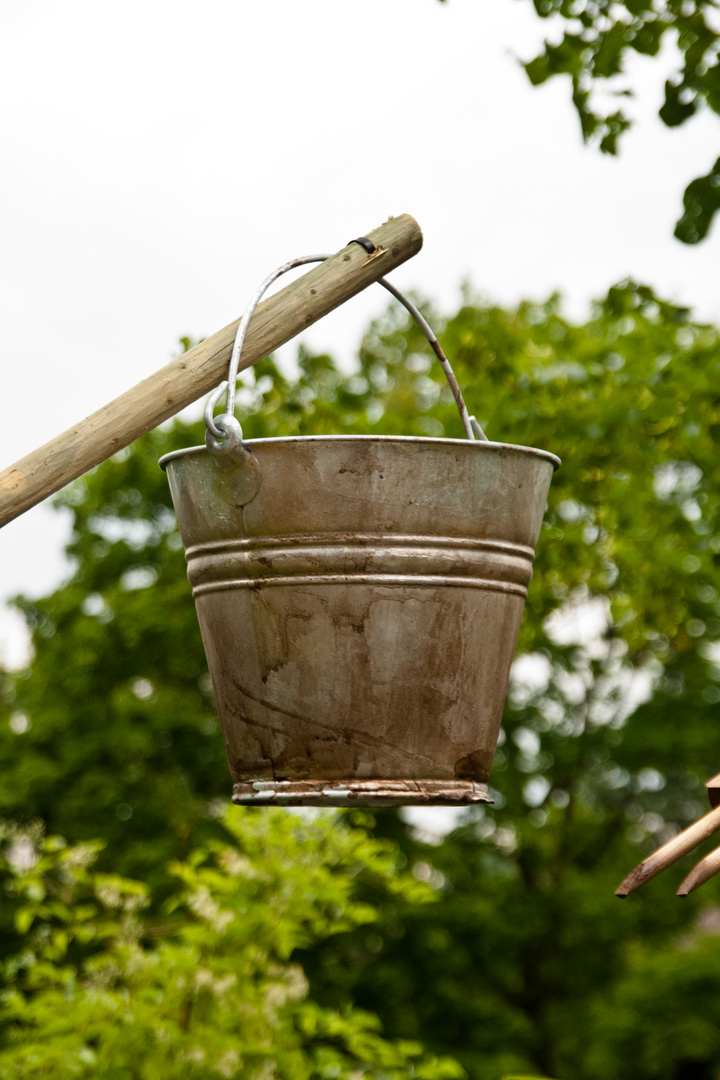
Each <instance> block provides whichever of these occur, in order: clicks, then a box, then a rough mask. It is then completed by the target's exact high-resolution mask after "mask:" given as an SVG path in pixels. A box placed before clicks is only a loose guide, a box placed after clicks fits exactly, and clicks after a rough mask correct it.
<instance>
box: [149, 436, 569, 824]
mask: <svg viewBox="0 0 720 1080" xmlns="http://www.w3.org/2000/svg"><path fill="white" fill-rule="evenodd" d="M160 464H161V465H162V467H163V468H165V469H166V470H167V474H168V478H169V481H170V488H171V491H172V497H173V501H174V504H175V510H176V513H177V518H178V524H179V527H180V534H181V536H182V540H183V543H184V545H185V550H186V555H187V560H188V577H189V579H190V582H191V584H192V588H193V595H194V597H195V603H196V605H197V613H198V618H199V621H200V629H201V631H202V636H203V641H204V644H205V651H206V654H207V659H208V664H209V667H210V673H211V676H212V681H213V687H214V691H215V698H216V703H217V708H218V711H219V714H220V719H221V723H222V728H223V733H224V737H225V744H226V747H227V752H228V758H229V762H230V771H231V774H232V779H233V782H234V787H233V801H234V802H236V803H244V804H249V803H253V804H254V803H260V804H268V803H275V804H283V805H301V804H304V805H328V804H334V805H366V806H382V805H385V806H387V805H407V804H413V803H453V804H462V803H476V802H489V801H491V800H490V797H489V795H488V789H487V782H488V777H489V774H490V766H491V764H492V759H493V754H494V751H495V744H496V741H497V736H498V730H499V727H500V722H501V718H502V712H503V705H504V702H505V695H506V693H507V686H508V678H509V673H510V665H511V662H512V659H513V655H514V651H515V645H516V641H517V635H518V630H519V627H520V620H521V618H522V613H523V605H524V601H525V596H526V592H527V586H528V583H529V581H530V578H531V575H532V561H533V557H534V552H535V544H536V542H537V538H538V534H539V531H540V526H541V523H542V517H543V512H544V508H545V502H546V498H547V493H548V488H549V485H550V479H551V476H552V473H553V470H554V468H556V467H557V465H558V464H559V462H558V459H557V458H556V457H555V456H554V455H553V454H550V453H547V452H546V451H544V450H535V449H533V448H530V447H524V446H511V445H507V444H504V443H492V442H487V441H484V442H480V441H478V442H469V441H464V440H460V439H431V438H403V437H376V436H368V435H359V436H357V435H356V436H351V435H338V436H308V437H298V438H278V439H259V440H255V441H250V442H248V443H246V444H245V453H244V454H243V455H241V456H240V457H239V458H238V459H237V460H236V461H234V463H233V464H232V466H231V465H230V463H229V462H223V461H222V460H219V459H217V458H216V457H215V456H213V455H212V454H211V453H209V451H208V450H207V449H206V448H205V447H195V448H193V449H189V450H179V451H176V452H175V453H172V454H168V455H166V456H165V457H164V458H162V460H161V462H160Z"/></svg>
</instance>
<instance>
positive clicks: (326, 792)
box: [232, 780, 493, 806]
mask: <svg viewBox="0 0 720 1080" xmlns="http://www.w3.org/2000/svg"><path fill="white" fill-rule="evenodd" d="M232 801H233V802H234V803H235V804H236V805H238V806H472V805H473V804H475V803H491V802H492V801H493V800H492V798H491V796H490V793H489V792H488V786H487V784H481V783H479V782H477V781H475V780H244V781H240V782H239V783H236V784H234V785H233V795H232Z"/></svg>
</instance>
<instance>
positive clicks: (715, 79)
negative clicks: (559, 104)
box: [525, 0, 720, 244]
mask: <svg viewBox="0 0 720 1080" xmlns="http://www.w3.org/2000/svg"><path fill="white" fill-rule="evenodd" d="M532 2H533V6H534V8H535V11H536V12H537V14H538V15H539V16H540V18H541V19H548V20H550V21H551V23H554V24H555V25H554V27H553V29H554V30H555V31H556V32H554V33H553V32H552V31H551V34H550V40H546V42H545V47H544V49H543V51H542V52H541V53H540V54H539V55H538V56H536V57H534V58H533V59H532V60H530V61H529V62H527V63H526V64H525V70H526V72H527V74H528V77H529V79H530V82H531V83H532V85H533V86H539V85H541V84H542V83H544V82H547V80H548V79H551V78H553V77H554V76H556V75H560V76H566V77H567V78H568V79H569V80H570V82H571V85H572V100H573V104H574V106H575V108H576V110H577V113H578V117H579V119H580V128H581V131H582V136H583V139H584V140H585V141H586V142H593V143H596V144H597V145H598V146H599V148H600V150H601V151H602V152H603V153H605V154H616V153H617V152H618V140H619V138H620V136H621V135H622V134H623V133H624V132H625V131H627V129H628V128H629V127H631V125H632V121H631V120H630V118H629V117H628V115H627V112H626V111H625V109H624V108H623V99H625V100H626V99H627V98H629V97H632V95H633V91H632V89H631V87H630V86H629V84H628V80H627V78H626V77H625V70H624V66H625V63H626V61H627V59H628V58H629V57H630V56H632V55H633V54H636V55H639V56H647V57H653V56H657V55H658V53H659V52H660V49H661V48H662V47H663V46H665V47H667V45H668V44H669V43H670V41H672V43H673V45H674V47H675V50H676V53H677V57H678V66H677V70H676V71H675V72H674V73H673V75H672V76H671V77H670V78H669V79H667V80H666V82H665V99H664V102H663V104H662V106H661V108H660V112H659V115H660V119H661V120H662V122H663V123H664V124H666V125H667V126H668V127H678V126H679V125H680V124H684V123H685V122H686V121H687V120H689V119H690V118H691V117H692V116H694V115H695V114H696V113H697V112H698V111H700V110H702V109H710V110H711V111H712V112H714V113H719V114H720V32H719V31H720V20H719V19H718V5H717V3H716V0H657V2H654V0H532ZM607 99H609V100H610V102H611V104H610V105H609V106H607V107H606V106H605V105H604V104H603V103H604V101H605V100H607ZM708 166H709V167H708V172H707V175H705V176H700V177H697V178H696V179H695V180H693V181H692V182H691V183H690V184H688V186H687V188H686V190H685V196H684V200H683V202H684V213H683V214H682V216H681V218H680V220H679V221H678V223H677V225H676V227H675V235H676V236H677V237H678V239H679V240H682V241H683V242H684V243H686V244H696V243H698V242H699V241H700V240H702V239H703V238H704V237H705V236H706V235H707V232H708V229H709V228H710V224H711V222H712V220H713V217H714V215H715V214H716V212H717V211H718V209H720V158H718V160H717V161H716V162H715V163H714V165H712V166H711V165H710V161H708Z"/></svg>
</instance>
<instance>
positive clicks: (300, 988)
mask: <svg viewBox="0 0 720 1080" xmlns="http://www.w3.org/2000/svg"><path fill="white" fill-rule="evenodd" d="M224 824H225V828H226V830H227V832H228V834H229V837H228V841H229V842H227V841H226V842H215V843H212V844H210V845H209V846H208V847H207V848H206V849H204V850H203V849H198V850H196V851H195V852H194V853H193V856H192V858H191V859H189V860H187V861H186V862H184V863H175V864H174V865H173V866H172V867H171V868H170V869H171V872H172V875H173V877H174V878H175V881H176V886H177V887H176V888H175V889H174V890H173V894H172V896H171V898H170V901H169V902H168V903H166V905H165V910H166V912H167V915H166V918H165V920H164V922H159V921H158V920H157V918H155V919H148V918H147V917H145V911H146V909H147V908H148V907H149V905H150V897H149V896H148V890H147V888H146V886H144V885H143V884H141V883H138V882H134V881H129V880H126V879H124V878H122V877H119V876H118V875H116V874H112V875H110V874H99V873H95V872H93V869H92V864H93V861H94V858H95V855H96V853H97V845H83V846H74V847H68V846H67V845H65V843H64V841H61V840H59V839H58V838H57V837H54V838H42V837H40V836H38V835H37V834H36V835H35V836H34V837H33V835H32V833H30V834H28V833H25V834H23V833H22V832H18V831H17V830H13V829H7V828H6V830H5V833H4V835H3V837H2V845H1V846H0V880H2V882H3V886H4V889H3V895H2V897H1V898H0V920H1V921H2V924H3V931H4V932H3V939H2V940H3V951H4V952H5V953H6V957H5V960H4V963H3V964H2V969H1V970H0V988H1V990H0V1077H2V1078H3V1080H6V1078H7V1080H18V1078H23V1080H25V1078H27V1080H30V1078H31V1077H32V1078H36V1077H37V1078H40V1077H48V1076H53V1077H87V1078H91V1077H104V1078H108V1080H125V1078H130V1077H132V1078H137V1080H175V1078H177V1080H193V1078H197V1080H201V1078H206V1077H208V1076H215V1077H225V1078H232V1077H238V1078H240V1077H242V1080H269V1078H271V1077H275V1076H280V1077H283V1078H287V1080H324V1078H326V1077H327V1078H331V1077H332V1078H337V1080H354V1078H356V1077H358V1076H363V1077H368V1080H408V1078H416V1080H453V1078H458V1077H461V1076H462V1069H461V1068H460V1067H459V1066H458V1065H457V1064H456V1063H453V1062H452V1061H444V1062H443V1061H438V1060H436V1059H433V1058H432V1057H431V1056H430V1055H427V1054H425V1053H424V1052H423V1050H422V1047H421V1046H420V1045H419V1044H418V1043H416V1042H410V1041H408V1040H403V1041H396V1042H393V1043H391V1042H388V1041H387V1040H386V1039H383V1038H382V1036H381V1035H380V1034H379V1031H378V1029H379V1024H378V1021H377V1018H376V1017H374V1016H372V1015H370V1014H366V1013H363V1012H361V1011H360V1010H358V1009H343V1008H341V1009H337V1008H332V1007H322V1006H319V1005H318V1004H317V1003H316V1002H314V1001H312V1000H311V999H309V998H308V984H307V980H306V978H305V975H304V974H303V971H302V969H301V968H300V967H299V966H298V964H297V963H293V962H292V960H291V956H292V953H293V952H294V950H296V949H297V947H298V946H299V945H303V946H305V947H306V948H307V947H308V946H310V945H312V944H313V942H315V941H318V940H321V939H322V938H324V937H326V936H327V935H328V934H333V933H338V932H341V931H343V930H345V931H347V930H348V929H349V928H352V927H355V926H357V925H362V924H365V923H368V922H370V921H372V920H373V919H376V918H377V911H376V909H375V908H374V907H373V906H372V905H369V904H367V903H363V902H360V901H359V900H358V899H357V897H356V896H355V893H356V884H355V879H356V877H357V875H358V873H359V872H360V873H362V874H365V875H366V876H369V877H370V879H371V880H372V882H373V885H374V887H375V888H379V889H380V890H382V889H389V890H390V891H391V892H393V893H398V892H404V893H405V895H406V897H407V899H408V901H409V902H411V903H418V902H419V903H422V902H423V901H424V899H425V897H424V896H423V889H424V888H426V887H423V886H421V885H420V886H419V885H418V882H416V881H415V880H414V879H413V878H412V877H411V876H409V875H403V874H402V873H400V872H399V865H398V864H399V859H398V855H397V852H396V850H395V849H394V848H391V847H390V845H389V844H387V843H383V842H381V841H377V840H372V839H371V838H369V837H368V836H367V835H366V834H365V833H364V832H363V831H362V830H360V829H345V828H335V827H334V822H333V820H332V818H327V817H326V818H325V819H324V820H316V821H314V822H310V821H300V820H298V819H297V818H295V817H292V816H291V815H288V814H283V813H282V811H280V812H277V811H274V810H271V811H270V813H269V814H253V813H251V814H246V815H244V817H243V818H242V819H240V818H239V817H238V816H236V815H230V816H228V817H227V818H226V820H225V822H224ZM289 853H292V858H291V859H288V855H289Z"/></svg>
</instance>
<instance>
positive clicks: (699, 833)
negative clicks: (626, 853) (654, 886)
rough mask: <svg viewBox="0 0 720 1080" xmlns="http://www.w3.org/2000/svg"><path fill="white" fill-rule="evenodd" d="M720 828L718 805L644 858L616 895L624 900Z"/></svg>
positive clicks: (719, 808) (620, 886) (719, 809)
mask: <svg viewBox="0 0 720 1080" xmlns="http://www.w3.org/2000/svg"><path fill="white" fill-rule="evenodd" d="M718 829H720V806H716V807H715V809H714V810H711V811H710V812H709V813H707V814H706V815H705V817H702V818H700V820H699V821H694V822H693V824H692V825H688V827H687V829H683V831H682V832H681V833H678V834H677V836H673V838H672V840H668V842H667V844H663V846H662V847H659V848H658V849H657V851H654V852H653V853H652V855H648V857H647V859H644V860H643V861H642V862H641V863H640V865H639V866H636V867H635V869H634V870H632V871H631V872H630V873H629V874H628V876H627V877H626V878H625V880H624V881H622V882H621V883H620V885H619V886H618V888H617V889H616V890H615V895H616V896H619V897H620V899H621V900H624V899H625V897H626V896H628V895H629V893H631V892H633V891H634V890H635V889H637V888H639V886H640V885H644V884H645V882H646V881H650V879H651V878H654V877H655V876H656V874H659V873H660V872H661V870H665V869H666V868H667V867H668V866H672V864H673V863H674V862H677V861H678V859H680V858H682V856H683V855H687V853H688V852H689V851H692V849H693V848H694V847H697V846H698V844H701V843H702V842H703V840H707V838H708V837H709V836H712V835H713V833H716V832H717V831H718ZM683 884H684V883H683Z"/></svg>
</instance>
